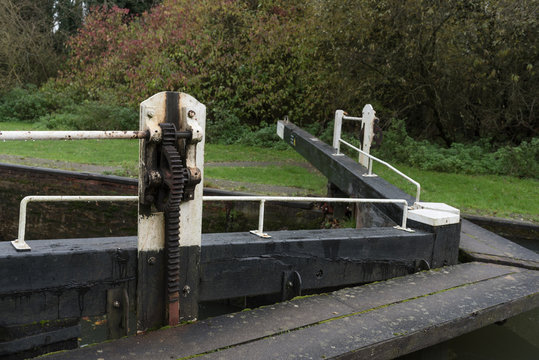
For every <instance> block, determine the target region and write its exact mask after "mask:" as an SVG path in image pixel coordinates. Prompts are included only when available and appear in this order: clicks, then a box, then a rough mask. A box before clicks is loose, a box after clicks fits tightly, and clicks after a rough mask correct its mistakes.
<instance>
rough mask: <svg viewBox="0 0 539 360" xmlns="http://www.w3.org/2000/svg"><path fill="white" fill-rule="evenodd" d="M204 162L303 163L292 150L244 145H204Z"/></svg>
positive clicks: (299, 156)
mask: <svg viewBox="0 0 539 360" xmlns="http://www.w3.org/2000/svg"><path fill="white" fill-rule="evenodd" d="M204 160H205V161H206V162H227V161H257V162H267V161H304V160H303V158H302V157H301V155H299V154H298V153H297V152H295V151H294V150H293V149H287V150H275V149H271V148H260V147H254V146H244V145H236V144H235V145H219V144H206V154H205V159H204Z"/></svg>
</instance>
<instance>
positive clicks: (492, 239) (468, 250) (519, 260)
mask: <svg viewBox="0 0 539 360" xmlns="http://www.w3.org/2000/svg"><path fill="white" fill-rule="evenodd" d="M460 250H461V251H462V252H463V253H464V255H465V256H467V257H468V258H469V259H471V260H473V261H483V262H490V263H495V264H502V265H510V266H521V267H524V268H527V269H534V270H539V254H537V253H535V252H534V251H531V250H528V249H526V248H524V247H522V246H520V245H518V244H516V243H514V242H512V241H509V240H507V239H506V238H503V237H501V236H499V235H496V234H494V233H492V232H490V231H488V230H485V229H483V228H482V227H480V226H477V225H475V224H473V223H471V222H470V221H468V220H462V230H461V236H460Z"/></svg>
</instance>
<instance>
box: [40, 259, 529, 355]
mask: <svg viewBox="0 0 539 360" xmlns="http://www.w3.org/2000/svg"><path fill="white" fill-rule="evenodd" d="M538 306H539V272H537V271H533V270H526V269H522V268H515V267H508V266H502V265H495V264H483V263H467V264H460V265H454V266H448V267H444V268H441V269H438V270H431V271H425V272H420V273H416V274H413V275H410V276H405V277H400V278H395V279H391V280H387V281H384V282H379V283H374V284H368V285H364V286H359V287H354V288H347V289H343V290H339V291H336V292H332V293H328V294H322V295H316V296H311V297H305V298H297V299H293V300H291V301H287V302H283V303H279V304H275V305H272V306H267V307H264V308H258V309H254V310H251V311H244V312H240V313H235V314H229V315H224V316H219V317H216V318H212V319H208V320H204V321H200V322H198V323H194V324H190V325H184V326H179V327H175V328H169V329H163V330H159V331H155V332H151V333H148V334H145V335H142V336H134V337H129V338H124V339H120V340H117V341H113V342H110V343H105V344H98V345H95V346H91V347H86V348H83V349H77V350H74V351H69V352H66V353H60V354H51V355H49V356H47V357H45V359H74V360H77V359H88V358H103V359H109V360H110V359H152V360H159V359H171V358H174V359H184V358H192V357H197V358H199V357H200V358H204V359H289V358H318V359H320V358H326V359H329V358H339V359H362V358H369V359H391V358H394V357H397V356H401V355H405V354H408V353H411V352H414V351H417V350H420V349H422V348H425V347H428V346H432V345H434V344H437V343H439V342H442V341H445V340H447V339H450V338H453V337H456V336H459V335H462V334H465V333H467V332H470V331H472V330H475V329H478V328H481V327H484V326H486V325H489V324H492V323H494V322H497V321H501V320H504V319H506V318H509V317H511V316H514V315H517V314H519V313H522V312H525V311H528V310H531V309H534V308H536V307H538Z"/></svg>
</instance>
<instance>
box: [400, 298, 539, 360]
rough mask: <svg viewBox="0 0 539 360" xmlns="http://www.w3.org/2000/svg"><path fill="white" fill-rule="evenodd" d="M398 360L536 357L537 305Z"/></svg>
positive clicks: (520, 359) (538, 335) (517, 359)
mask: <svg viewBox="0 0 539 360" xmlns="http://www.w3.org/2000/svg"><path fill="white" fill-rule="evenodd" d="M399 359H400V360H435V359H440V360H537V359H539V308H536V309H534V310H532V311H528V312H525V313H522V314H520V315H517V316H515V317H512V318H510V319H507V321H505V322H503V323H502V324H493V325H489V326H486V327H484V328H481V329H479V330H475V331H472V332H470V333H468V334H465V335H462V336H459V337H456V338H454V339H451V340H448V341H445V342H443V343H440V344H438V345H435V346H431V347H429V348H426V349H423V350H420V351H416V352H415V353H412V354H409V355H406V356H402V357H400V358H399Z"/></svg>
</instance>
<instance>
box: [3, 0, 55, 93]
mask: <svg viewBox="0 0 539 360" xmlns="http://www.w3.org/2000/svg"><path fill="white" fill-rule="evenodd" d="M52 3H53V1H52V0H43V1H38V2H36V1H32V0H18V1H14V0H0V91H4V90H6V89H9V88H10V87H12V86H14V85H16V84H26V83H34V84H39V83H41V82H43V81H45V80H46V79H47V78H48V77H50V76H52V75H54V74H55V73H56V70H57V68H58V65H59V63H60V62H61V58H60V57H59V56H58V54H57V53H56V52H55V50H54V36H53V33H52V31H51V29H52V28H53V13H52Z"/></svg>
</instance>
